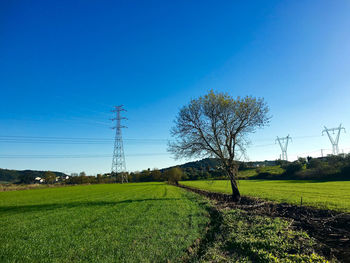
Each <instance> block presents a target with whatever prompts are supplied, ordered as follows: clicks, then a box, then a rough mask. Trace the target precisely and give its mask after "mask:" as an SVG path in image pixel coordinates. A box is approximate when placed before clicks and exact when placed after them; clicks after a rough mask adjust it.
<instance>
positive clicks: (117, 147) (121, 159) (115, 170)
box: [111, 105, 128, 183]
mask: <svg viewBox="0 0 350 263" xmlns="http://www.w3.org/2000/svg"><path fill="white" fill-rule="evenodd" d="M121 111H126V110H125V109H123V105H120V106H114V109H113V110H112V112H115V113H116V116H115V118H113V119H111V120H112V121H117V123H116V125H115V126H114V127H112V129H115V140H114V151H113V160H112V171H111V174H112V175H113V174H115V175H116V176H118V175H120V176H121V182H122V183H127V182H128V177H127V175H126V165H125V156H124V148H123V139H122V128H126V126H122V125H121V120H123V119H126V118H125V117H122V116H121V114H120V113H121Z"/></svg>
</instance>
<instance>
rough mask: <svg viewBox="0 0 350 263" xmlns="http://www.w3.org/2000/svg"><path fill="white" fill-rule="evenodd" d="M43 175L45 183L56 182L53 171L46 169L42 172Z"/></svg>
mask: <svg viewBox="0 0 350 263" xmlns="http://www.w3.org/2000/svg"><path fill="white" fill-rule="evenodd" d="M43 177H44V179H45V183H47V184H53V183H55V182H56V174H55V173H53V172H50V171H47V172H45V173H44V175H43Z"/></svg>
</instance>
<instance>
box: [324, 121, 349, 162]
mask: <svg viewBox="0 0 350 263" xmlns="http://www.w3.org/2000/svg"><path fill="white" fill-rule="evenodd" d="M341 130H344V132H345V128H344V127H342V126H341V124H340V125H339V127H337V128H331V129H327V127H326V126H324V130H323V131H322V135H323V134H324V133H325V132H326V133H327V135H328V138H329V140H330V141H331V144H332V152H333V154H334V155H338V154H339V147H338V143H339V136H340V132H341ZM329 132H332V133H333V135H335V137H334V138H333V137H332V135H331V134H330V133H329Z"/></svg>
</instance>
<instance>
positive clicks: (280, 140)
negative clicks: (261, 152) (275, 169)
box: [276, 135, 292, 161]
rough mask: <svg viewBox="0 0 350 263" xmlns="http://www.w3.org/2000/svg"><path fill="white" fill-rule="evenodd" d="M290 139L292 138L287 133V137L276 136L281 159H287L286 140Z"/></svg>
mask: <svg viewBox="0 0 350 263" xmlns="http://www.w3.org/2000/svg"><path fill="white" fill-rule="evenodd" d="M289 140H291V141H292V138H291V137H290V136H289V135H288V136H287V137H283V138H279V137H278V136H277V139H276V142H277V141H278V143H279V145H280V147H281V150H282V155H281V160H285V161H288V156H287V148H288V141H289Z"/></svg>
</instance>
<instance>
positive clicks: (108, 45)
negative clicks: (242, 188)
mask: <svg viewBox="0 0 350 263" xmlns="http://www.w3.org/2000/svg"><path fill="white" fill-rule="evenodd" d="M349 14H350V2H349V1H347V0H343V1H341V0H337V1H320V0H315V1H249V2H247V1H187V0H186V1H164V0H162V1H85V0H84V1H10V0H8V1H7V0H5V1H1V3H0V88H1V97H0V98H1V104H0V136H37V137H74V138H85V137H88V138H106V139H108V138H110V139H111V141H108V140H106V141H105V142H104V143H94V144H71V143H67V144H62V143H59V144H58V143H55V144H52V143H51V144H48V143H45V142H43V143H29V142H28V140H27V141H26V142H20V141H18V140H17V141H16V140H15V141H16V143H9V142H4V141H0V156H8V155H13V156H15V157H16V156H18V155H24V156H25V158H11V159H9V158H0V167H1V168H13V169H40V170H59V171H63V172H67V173H70V172H80V171H86V172H87V173H88V174H96V173H98V172H109V171H110V167H111V157H109V156H106V155H108V154H110V155H111V154H112V151H113V143H112V138H113V135H114V132H113V130H111V129H109V127H110V126H111V123H110V121H109V118H111V117H112V115H111V113H110V109H111V108H112V106H113V105H119V104H124V105H125V108H126V109H127V110H128V112H127V113H126V114H125V115H126V117H128V119H129V120H128V121H127V122H126V125H127V126H128V129H126V130H124V134H123V135H124V138H126V139H137V140H135V141H132V140H129V141H125V145H124V147H125V154H126V161H127V169H128V170H130V171H134V170H141V169H146V168H154V167H157V168H162V167H167V166H169V165H174V164H176V163H181V162H184V161H185V160H180V161H174V160H173V159H172V158H171V156H170V155H167V154H166V143H165V139H169V138H170V135H169V129H170V127H171V126H172V122H173V120H174V118H175V115H176V113H177V112H178V109H179V108H180V107H181V106H182V105H184V104H186V103H187V102H188V101H189V100H190V99H191V98H195V97H198V96H200V95H203V94H205V93H206V92H207V91H208V90H210V89H214V90H218V91H225V92H229V93H230V94H231V95H233V96H238V95H253V96H258V97H264V98H265V99H266V101H267V103H268V104H269V106H270V108H271V114H272V115H273V118H272V120H271V125H270V126H269V127H268V128H265V129H264V130H260V131H258V132H257V133H256V134H254V135H253V136H251V139H252V145H251V147H250V148H249V149H248V157H249V159H250V160H265V159H276V158H277V157H278V156H279V154H280V150H279V148H278V145H275V144H274V140H275V138H276V136H286V135H288V134H290V135H291V136H292V138H294V140H293V142H292V143H291V144H290V147H289V155H290V158H291V159H293V158H296V156H301V155H303V154H304V155H305V154H306V153H308V154H315V155H316V154H319V152H320V151H319V149H321V148H323V149H329V148H331V145H330V143H329V141H328V138H326V137H325V136H323V137H322V136H321V131H322V128H323V125H326V126H329V127H335V126H338V125H339V124H340V123H343V125H344V126H345V128H348V131H349V133H350V119H349V117H350V107H349V101H350V15H349ZM349 133H344V134H342V135H341V138H340V148H341V149H343V148H344V149H345V151H349V149H348V148H349V147H350V134H349ZM305 136H311V137H305ZM1 138H4V137H1ZM144 139H148V140H144ZM149 139H156V140H157V141H149ZM261 145H265V146H261ZM316 150H317V152H314V153H312V152H313V151H316ZM150 153H151V154H153V153H157V154H161V155H144V154H150ZM162 153H163V154H162ZM82 154H87V155H91V156H94V155H96V156H98V157H92V158H28V156H32V155H36V156H37V157H38V156H39V157H40V156H51V157H52V156H53V155H59V156H66V155H77V156H81V155H82ZM100 155H101V156H100Z"/></svg>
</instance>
